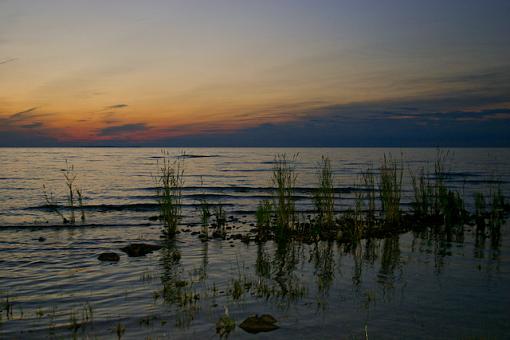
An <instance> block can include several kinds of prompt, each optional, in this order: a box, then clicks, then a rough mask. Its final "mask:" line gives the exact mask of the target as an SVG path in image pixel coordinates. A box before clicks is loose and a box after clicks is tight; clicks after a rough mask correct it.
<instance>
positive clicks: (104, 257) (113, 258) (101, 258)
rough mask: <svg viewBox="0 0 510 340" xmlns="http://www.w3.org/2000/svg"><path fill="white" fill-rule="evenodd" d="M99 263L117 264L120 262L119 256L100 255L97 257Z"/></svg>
mask: <svg viewBox="0 0 510 340" xmlns="http://www.w3.org/2000/svg"><path fill="white" fill-rule="evenodd" d="M97 259H98V260H99V261H111V262H117V261H119V260H120V256H119V255H118V254H117V253H101V254H99V256H98V257H97Z"/></svg>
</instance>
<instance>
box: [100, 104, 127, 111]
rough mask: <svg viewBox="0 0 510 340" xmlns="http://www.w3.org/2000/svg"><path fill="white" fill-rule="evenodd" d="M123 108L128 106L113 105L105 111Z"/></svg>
mask: <svg viewBox="0 0 510 340" xmlns="http://www.w3.org/2000/svg"><path fill="white" fill-rule="evenodd" d="M125 107H128V105H127V104H115V105H110V106H106V107H105V110H115V109H123V108H125Z"/></svg>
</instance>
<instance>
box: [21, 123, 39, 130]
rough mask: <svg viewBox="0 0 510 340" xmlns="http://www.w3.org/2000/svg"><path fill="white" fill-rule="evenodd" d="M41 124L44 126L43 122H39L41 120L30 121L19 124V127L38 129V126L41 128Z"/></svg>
mask: <svg viewBox="0 0 510 340" xmlns="http://www.w3.org/2000/svg"><path fill="white" fill-rule="evenodd" d="M43 126H44V124H43V123H41V122H33V123H30V124H25V125H21V127H22V128H24V129H38V128H41V127H43Z"/></svg>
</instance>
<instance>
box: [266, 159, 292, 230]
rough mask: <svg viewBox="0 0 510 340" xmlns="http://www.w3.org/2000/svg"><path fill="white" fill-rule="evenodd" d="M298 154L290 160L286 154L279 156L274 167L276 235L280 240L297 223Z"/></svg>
mask: <svg viewBox="0 0 510 340" xmlns="http://www.w3.org/2000/svg"><path fill="white" fill-rule="evenodd" d="M297 157H298V154H295V155H293V156H292V158H291V159H290V160H288V159H287V156H286V155H285V154H281V155H277V156H276V157H275V159H274V165H273V178H272V181H273V187H274V193H273V207H274V210H275V218H276V224H275V227H276V230H275V231H276V234H277V236H278V237H279V238H282V237H284V236H285V232H286V231H289V230H292V229H293V228H294V224H295V221H296V215H295V213H296V208H295V203H294V189H295V186H296V180H297V174H296V171H295V166H294V163H295V162H296V160H297Z"/></svg>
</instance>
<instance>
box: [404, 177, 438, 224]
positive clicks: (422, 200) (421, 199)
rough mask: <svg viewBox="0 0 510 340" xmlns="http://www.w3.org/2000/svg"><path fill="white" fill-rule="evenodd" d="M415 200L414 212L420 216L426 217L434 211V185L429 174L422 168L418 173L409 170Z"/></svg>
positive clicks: (413, 203)
mask: <svg viewBox="0 0 510 340" xmlns="http://www.w3.org/2000/svg"><path fill="white" fill-rule="evenodd" d="M409 173H410V177H411V185H412V187H413V194H414V197H413V198H414V200H413V202H412V203H411V206H412V210H413V213H414V215H415V216H416V217H418V218H425V217H427V216H430V214H431V213H432V197H433V191H434V190H433V188H434V187H433V186H432V184H431V182H430V179H429V175H428V174H426V173H425V170H424V169H423V168H421V169H420V170H419V171H418V173H414V172H413V171H412V170H409Z"/></svg>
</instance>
